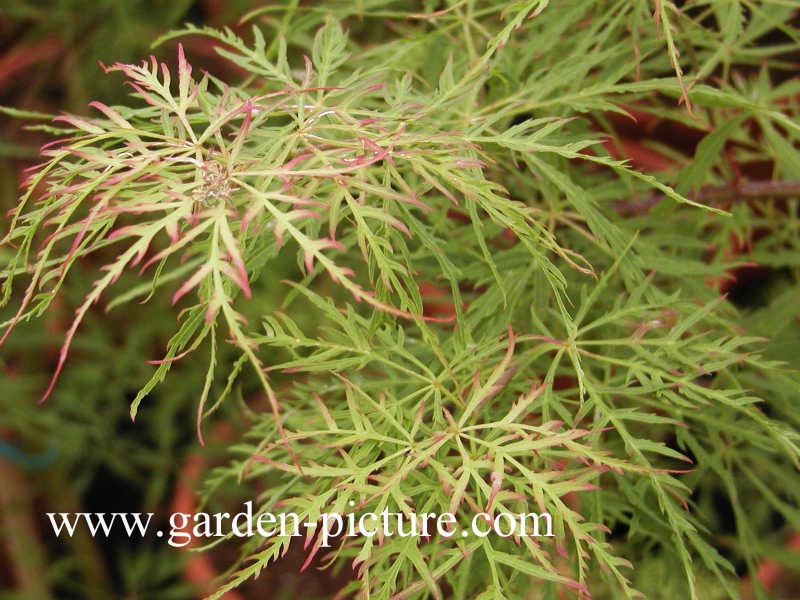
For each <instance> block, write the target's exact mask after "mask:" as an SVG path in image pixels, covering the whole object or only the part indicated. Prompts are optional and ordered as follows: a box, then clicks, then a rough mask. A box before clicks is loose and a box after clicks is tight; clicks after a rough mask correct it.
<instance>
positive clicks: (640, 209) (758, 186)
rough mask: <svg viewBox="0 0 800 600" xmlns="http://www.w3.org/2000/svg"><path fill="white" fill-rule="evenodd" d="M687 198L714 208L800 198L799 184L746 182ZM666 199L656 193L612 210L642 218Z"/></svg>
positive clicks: (704, 190)
mask: <svg viewBox="0 0 800 600" xmlns="http://www.w3.org/2000/svg"><path fill="white" fill-rule="evenodd" d="M686 197H687V198H689V199H690V200H694V201H695V202H700V203H702V204H706V205H708V206H710V207H713V208H720V207H724V206H726V205H728V204H731V203H733V202H741V201H747V200H761V199H767V198H774V199H786V198H793V197H800V181H743V182H741V183H737V184H731V185H706V186H703V187H701V188H700V189H699V190H697V191H696V192H694V193H692V194H687V195H686ZM664 198H666V196H665V195H664V194H660V193H656V194H651V195H649V196H646V197H644V198H641V199H638V200H619V201H617V202H613V203H612V204H611V206H613V207H614V210H616V211H617V213H618V214H619V215H620V216H623V217H640V216H643V215H646V214H647V213H648V212H649V211H650V209H651V208H653V207H654V206H656V205H658V204H659V203H660V202H661V201H662V200H664Z"/></svg>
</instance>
